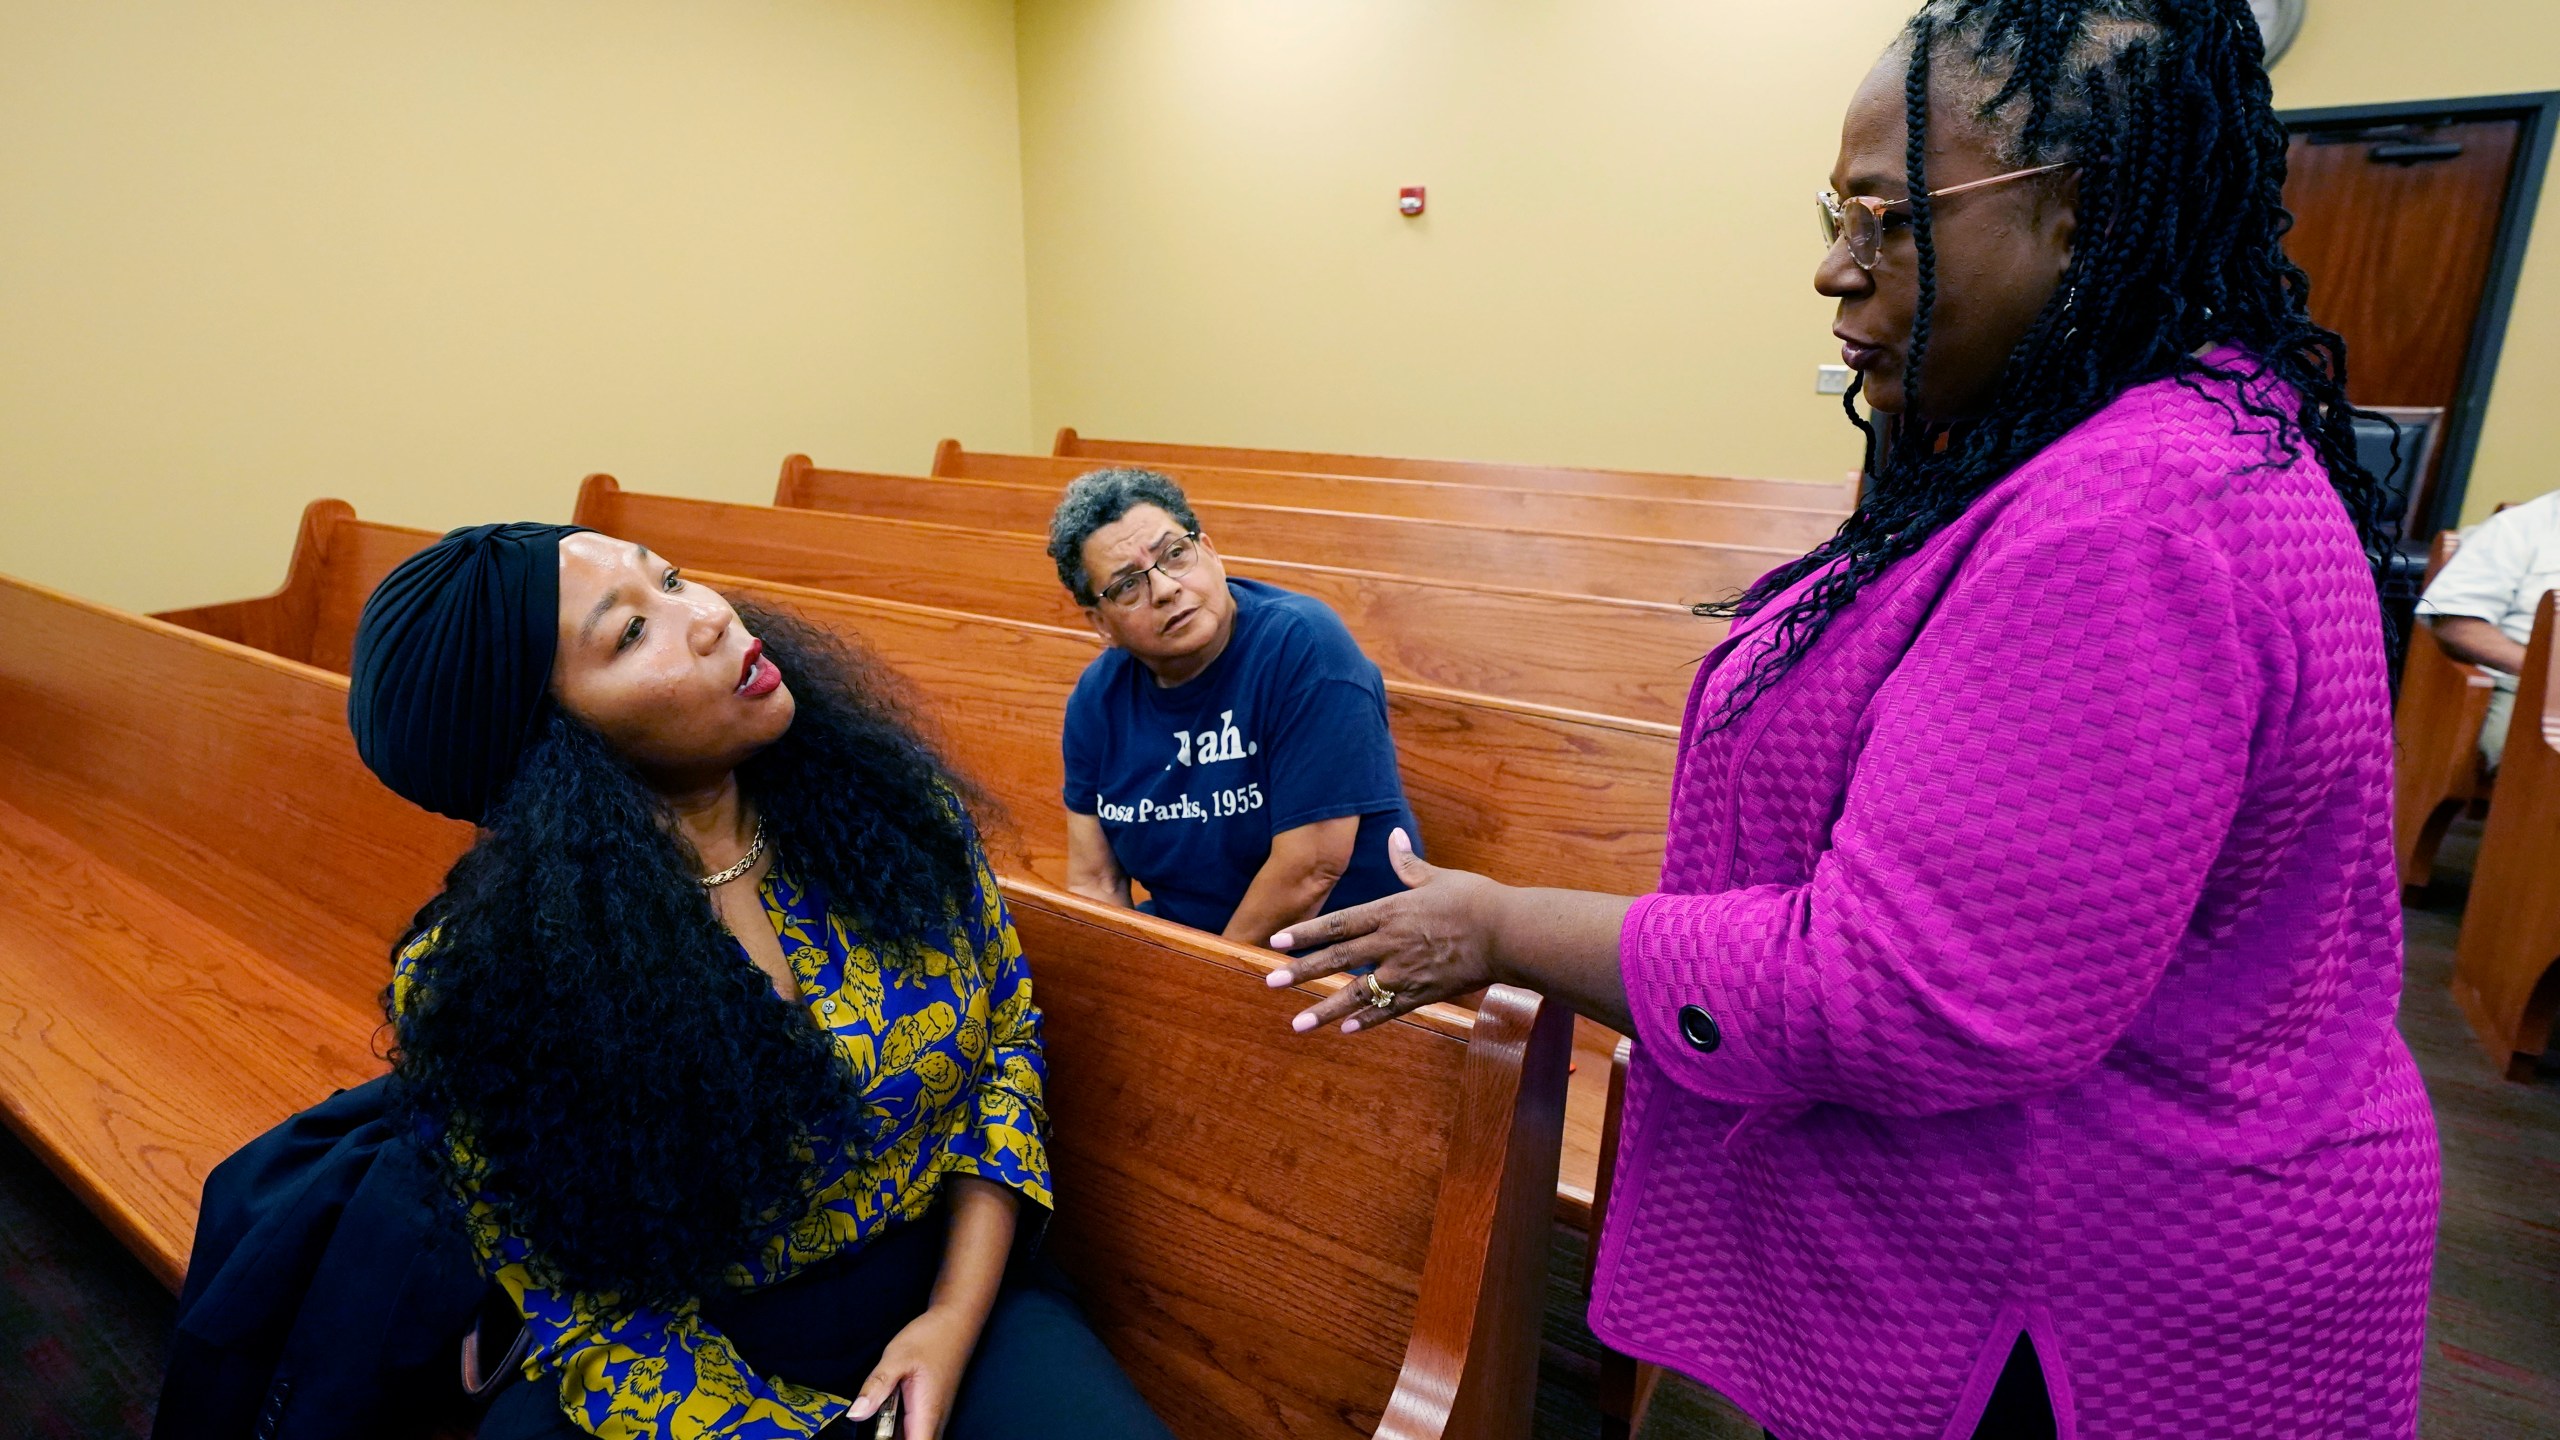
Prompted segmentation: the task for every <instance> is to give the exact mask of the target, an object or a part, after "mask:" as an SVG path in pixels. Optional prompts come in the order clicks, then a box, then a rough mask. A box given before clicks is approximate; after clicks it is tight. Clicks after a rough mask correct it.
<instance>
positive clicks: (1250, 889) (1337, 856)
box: [1071, 815, 1360, 945]
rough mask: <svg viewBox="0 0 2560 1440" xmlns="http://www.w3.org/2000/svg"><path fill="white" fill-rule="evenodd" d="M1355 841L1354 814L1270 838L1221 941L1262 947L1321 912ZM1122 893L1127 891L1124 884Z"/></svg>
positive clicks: (1357, 829) (1348, 865)
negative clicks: (1277, 934) (1267, 852)
mask: <svg viewBox="0 0 2560 1440" xmlns="http://www.w3.org/2000/svg"><path fill="white" fill-rule="evenodd" d="M1087 823H1093V824H1094V830H1095V831H1096V832H1097V833H1099V832H1100V830H1101V829H1102V827H1101V825H1099V824H1098V823H1094V822H1092V821H1091V820H1090V819H1089V818H1088V821H1087ZM1359 838H1360V817H1359V816H1357V815H1339V816H1336V817H1334V818H1333V819H1331V820H1318V821H1316V822H1314V823H1313V824H1308V825H1300V826H1298V827H1296V828H1295V829H1290V830H1283V831H1281V832H1280V833H1279V834H1277V835H1274V836H1272V837H1271V857H1270V858H1269V859H1267V860H1265V861H1263V862H1262V868H1261V869H1260V870H1257V871H1255V872H1254V876H1253V883H1252V884H1251V885H1249V886H1247V887H1245V892H1244V899H1242V900H1240V901H1238V902H1236V913H1235V914H1234V915H1233V916H1231V917H1229V918H1228V920H1227V928H1226V930H1225V931H1224V932H1222V933H1223V935H1224V938H1226V939H1229V940H1232V941H1234V942H1236V943H1237V944H1239V945H1267V944H1269V943H1270V941H1271V935H1272V932H1273V931H1276V930H1281V929H1285V928H1286V927H1288V926H1290V925H1292V924H1295V923H1296V922H1298V921H1300V920H1304V919H1306V918H1307V917H1308V916H1310V915H1313V914H1315V913H1316V912H1317V911H1319V910H1322V909H1323V908H1324V902H1325V900H1326V898H1327V897H1329V896H1331V895H1332V894H1333V887H1334V885H1335V883H1336V882H1338V881H1339V880H1341V879H1342V872H1343V871H1345V870H1348V869H1349V868H1351V847H1352V844H1353V842H1355V841H1357V840H1358V839H1359ZM1071 843H1072V842H1071ZM1121 893H1123V894H1126V893H1127V884H1126V882H1125V881H1124V882H1123V883H1122V891H1121ZM1121 903H1122V904H1127V903H1128V902H1127V901H1125V900H1124V901H1122V902H1121Z"/></svg>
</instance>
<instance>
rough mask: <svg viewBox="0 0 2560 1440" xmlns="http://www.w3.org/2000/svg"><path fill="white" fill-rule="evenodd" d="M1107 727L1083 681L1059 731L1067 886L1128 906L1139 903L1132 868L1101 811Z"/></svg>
mask: <svg viewBox="0 0 2560 1440" xmlns="http://www.w3.org/2000/svg"><path fill="white" fill-rule="evenodd" d="M1086 673H1087V675H1088V676H1089V675H1090V674H1091V673H1092V672H1091V671H1087V672H1086ZM1108 728H1109V722H1108V721H1106V720H1105V719H1104V718H1103V716H1102V714H1101V710H1100V706H1099V704H1098V703H1097V701H1096V700H1095V697H1094V695H1093V693H1092V691H1091V687H1090V686H1089V685H1088V684H1087V683H1086V682H1085V681H1082V680H1079V681H1078V682H1077V683H1076V688H1075V693H1074V694H1072V695H1070V696H1068V697H1067V715H1066V727H1065V729H1064V730H1063V732H1062V733H1060V735H1059V736H1058V752H1059V757H1060V759H1061V760H1062V761H1063V762H1064V768H1065V772H1066V796H1065V799H1066V806H1067V889H1068V890H1070V891H1072V892H1074V893H1075V894H1078V895H1081V896H1083V897H1084V898H1086V899H1087V900H1099V901H1101V902H1102V903H1103V904H1105V905H1117V906H1119V907H1120V908H1121V909H1123V910H1128V909H1133V908H1135V906H1134V905H1133V903H1132V902H1131V900H1130V898H1129V873H1128V872H1127V871H1125V870H1123V869H1121V868H1120V857H1119V856H1117V855H1114V854H1113V853H1111V836H1110V835H1109V834H1107V833H1106V832H1105V831H1104V830H1103V828H1102V817H1101V816H1100V815H1099V814H1098V813H1096V812H1097V807H1099V806H1100V805H1101V803H1102V796H1101V793H1100V791H1101V766H1102V756H1101V755H1100V754H1099V753H1097V752H1098V750H1099V748H1100V747H1101V746H1102V745H1103V744H1104V743H1105V738H1106V732H1107V730H1108Z"/></svg>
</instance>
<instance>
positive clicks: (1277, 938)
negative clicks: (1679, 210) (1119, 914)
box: [1271, 216, 1821, 950]
mask: <svg viewBox="0 0 2560 1440" xmlns="http://www.w3.org/2000/svg"><path fill="white" fill-rule="evenodd" d="M1815 218H1816V219H1819V218H1821V217H1819V216H1816V217H1815ZM1271 948H1272V949H1274V950H1286V949H1288V948H1290V943H1289V932H1288V931H1286V930H1283V931H1281V932H1280V933H1279V934H1277V935H1274V936H1272V937H1271Z"/></svg>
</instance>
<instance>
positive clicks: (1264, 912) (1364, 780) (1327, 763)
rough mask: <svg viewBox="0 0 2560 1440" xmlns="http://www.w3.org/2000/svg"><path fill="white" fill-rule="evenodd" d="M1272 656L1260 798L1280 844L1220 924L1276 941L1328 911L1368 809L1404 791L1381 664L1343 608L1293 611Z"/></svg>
mask: <svg viewBox="0 0 2560 1440" xmlns="http://www.w3.org/2000/svg"><path fill="white" fill-rule="evenodd" d="M1267 663H1268V664H1269V665H1270V666H1271V672H1270V674H1271V684H1270V686H1269V688H1268V690H1267V692H1266V693H1267V694H1268V695H1269V696H1270V697H1271V698H1270V703H1269V706H1268V708H1267V709H1266V710H1265V711H1264V714H1265V716H1266V717H1267V718H1266V719H1265V721H1264V723H1263V726H1262V737H1261V738H1262V745H1263V747H1264V748H1263V758H1264V766H1265V768H1264V772H1263V779H1264V781H1265V782H1266V784H1267V786H1268V795H1267V797H1258V798H1259V799H1267V801H1268V803H1269V806H1270V815H1271V826H1272V832H1273V833H1272V836H1271V854H1270V856H1269V857H1268V858H1267V859H1265V860H1264V861H1263V864H1262V868H1261V869H1260V870H1259V871H1257V872H1256V873H1255V875H1254V877H1253V883H1252V884H1251V885H1250V886H1248V887H1246V889H1245V893H1244V898H1243V899H1242V900H1239V901H1238V902H1236V909H1235V913H1234V914H1233V915H1231V916H1229V917H1228V920H1227V924H1226V927H1225V929H1224V930H1223V931H1222V932H1221V933H1222V934H1223V935H1224V936H1225V937H1226V938H1227V939H1229V940H1233V941H1235V942H1237V943H1238V944H1242V945H1268V944H1269V943H1271V936H1272V934H1273V932H1275V931H1279V930H1285V929H1287V928H1288V927H1289V926H1291V925H1294V924H1297V923H1298V922H1300V921H1302V920H1306V919H1308V918H1310V917H1312V916H1314V915H1316V914H1319V913H1320V912H1322V911H1323V909H1324V907H1325V904H1326V902H1327V901H1328V900H1330V899H1331V898H1332V896H1333V890H1334V886H1335V885H1336V884H1338V883H1339V882H1340V881H1341V879H1342V877H1343V876H1344V874H1346V873H1348V871H1349V870H1350V868H1351V864H1352V860H1353V857H1354V855H1355V853H1356V852H1357V850H1358V848H1359V842H1360V825H1361V820H1362V818H1363V817H1364V816H1368V815H1374V814H1377V813H1378V812H1379V811H1381V810H1390V809H1400V808H1402V801H1403V785H1402V782H1401V780H1400V778H1399V776H1398V774H1397V765H1396V742H1395V737H1394V736H1393V735H1392V734H1391V733H1389V731H1388V729H1387V711H1386V700H1385V694H1384V691H1383V689H1382V688H1381V683H1380V681H1379V678H1378V667H1377V666H1376V665H1374V664H1372V663H1371V662H1370V660H1369V657H1368V656H1367V655H1365V654H1362V653H1361V650H1360V646H1359V644H1358V642H1356V641H1354V640H1353V639H1352V638H1351V632H1350V631H1348V630H1346V629H1344V628H1343V626H1342V622H1341V620H1340V618H1339V617H1335V616H1332V615H1331V614H1330V613H1329V612H1328V613H1327V614H1326V615H1324V616H1322V617H1321V618H1319V617H1317V616H1315V615H1312V614H1309V615H1300V616H1297V617H1294V618H1293V621H1292V623H1291V624H1290V625H1289V626H1288V627H1287V628H1286V629H1285V630H1282V631H1281V632H1280V634H1279V636H1278V642H1277V645H1276V647H1275V649H1274V650H1273V652H1272V653H1271V655H1270V656H1269V658H1268V661H1267ZM1373 843H1374V842H1373Z"/></svg>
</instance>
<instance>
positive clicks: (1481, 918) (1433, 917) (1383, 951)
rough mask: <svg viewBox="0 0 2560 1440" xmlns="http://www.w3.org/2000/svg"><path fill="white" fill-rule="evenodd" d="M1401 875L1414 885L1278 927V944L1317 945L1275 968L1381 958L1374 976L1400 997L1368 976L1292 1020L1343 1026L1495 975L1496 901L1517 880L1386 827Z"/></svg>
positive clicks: (1300, 973)
mask: <svg viewBox="0 0 2560 1440" xmlns="http://www.w3.org/2000/svg"><path fill="white" fill-rule="evenodd" d="M1387 858H1388V859H1389V861H1391V862H1392V863H1393V864H1394V865H1395V868H1396V878H1398V879H1400V880H1402V881H1404V883H1405V884H1406V885H1407V886H1408V887H1410V888H1408V889H1407V890H1406V891H1405V892H1404V893H1403V894H1401V895H1389V896H1387V897H1385V898H1384V899H1380V900H1372V901H1370V902H1369V903H1368V904H1366V905H1354V906H1352V907H1351V908H1350V909H1348V910H1337V911H1335V912H1334V913H1332V914H1330V915H1319V916H1317V917H1315V918H1314V919H1312V920H1305V921H1301V922H1299V923H1298V924H1295V925H1292V926H1290V927H1289V928H1288V929H1286V930H1283V931H1281V932H1280V933H1279V934H1277V935H1274V936H1272V937H1271V948H1273V949H1274V950H1292V949H1296V948H1298V947H1300V946H1313V947H1317V948H1314V949H1312V950H1310V951H1309V952H1308V953H1307V954H1304V955H1298V956H1293V957H1291V958H1290V959H1289V961H1288V963H1287V964H1286V965H1284V966H1283V967H1282V968H1280V969H1278V970H1274V971H1272V972H1271V975H1270V977H1269V983H1270V985H1271V986H1272V988H1274V989H1279V988H1283V987H1286V986H1290V985H1295V984H1298V983H1299V982H1301V981H1305V980H1312V979H1315V978H1316V977H1318V976H1320V975H1332V974H1337V973H1339V972H1341V971H1345V970H1352V969H1357V968H1359V967H1361V966H1364V965H1375V966H1376V967H1377V969H1376V970H1375V971H1373V972H1371V974H1370V976H1369V977H1368V978H1369V979H1372V980H1375V981H1376V982H1377V985H1378V988H1379V989H1381V990H1383V991H1385V992H1386V993H1387V994H1388V995H1389V996H1391V997H1392V999H1393V1003H1392V1004H1389V1005H1384V1006H1381V1005H1379V1004H1377V1003H1376V996H1375V995H1373V994H1372V993H1371V991H1370V987H1369V985H1368V983H1367V981H1365V980H1356V979H1355V980H1354V981H1352V983H1350V984H1349V985H1346V986H1344V987H1342V988H1341V989H1340V990H1337V991H1335V992H1334V993H1333V994H1331V995H1328V996H1326V997H1325V998H1324V999H1323V1000H1322V1001H1320V1002H1318V1003H1317V1004H1316V1005H1315V1006H1314V1007H1313V1008H1311V1009H1308V1010H1305V1011H1302V1012H1300V1013H1299V1015H1298V1017H1297V1018H1296V1019H1295V1020H1293V1021H1291V1022H1290V1028H1291V1029H1294V1030H1296V1031H1298V1032H1299V1033H1300V1034H1304V1033H1306V1032H1307V1031H1310V1030H1313V1029H1315V1028H1316V1027H1317V1026H1319V1025H1328V1024H1333V1023H1336V1022H1339V1023H1340V1025H1341V1027H1342V1031H1343V1033H1344V1034H1346V1035H1347V1034H1350V1033H1352V1032H1354V1031H1357V1030H1363V1029H1366V1028H1367V1027H1369V1026H1371V1025H1377V1024H1380V1023H1383V1022H1385V1021H1388V1020H1392V1019H1394V1018H1395V1017H1396V1016H1398V1015H1402V1014H1404V1013H1405V1012H1406V1011H1409V1010H1414V1009H1418V1008H1420V1007H1421V1006H1424V1005H1429V1004H1433V1003H1435V1002H1437V1001H1441V1000H1449V999H1454V998H1455V997H1457V996H1460V995H1465V994H1468V993H1470V992H1473V991H1477V990H1481V989H1483V988H1484V987H1485V986H1487V985H1490V984H1492V983H1493V982H1494V979H1495V975H1494V968H1493V960H1494V954H1493V937H1494V932H1495V923H1494V911H1495V909H1496V908H1497V907H1498V906H1499V904H1500V903H1501V900H1502V897H1503V896H1504V895H1505V894H1507V893H1508V887H1506V886H1504V885H1501V884H1499V883H1497V882H1495V881H1492V880H1488V879H1486V878H1485V877H1483V876H1482V875H1476V874H1471V873H1469V872H1467V871H1464V870H1443V869H1441V868H1440V867H1438V866H1436V865H1432V864H1429V863H1426V862H1425V861H1424V860H1423V859H1422V857H1421V856H1419V855H1416V854H1414V853H1413V842H1412V841H1410V840H1408V839H1406V838H1405V833H1404V831H1403V830H1401V829H1399V830H1397V831H1396V832H1395V833H1393V834H1391V835H1389V836H1388V837H1387Z"/></svg>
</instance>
